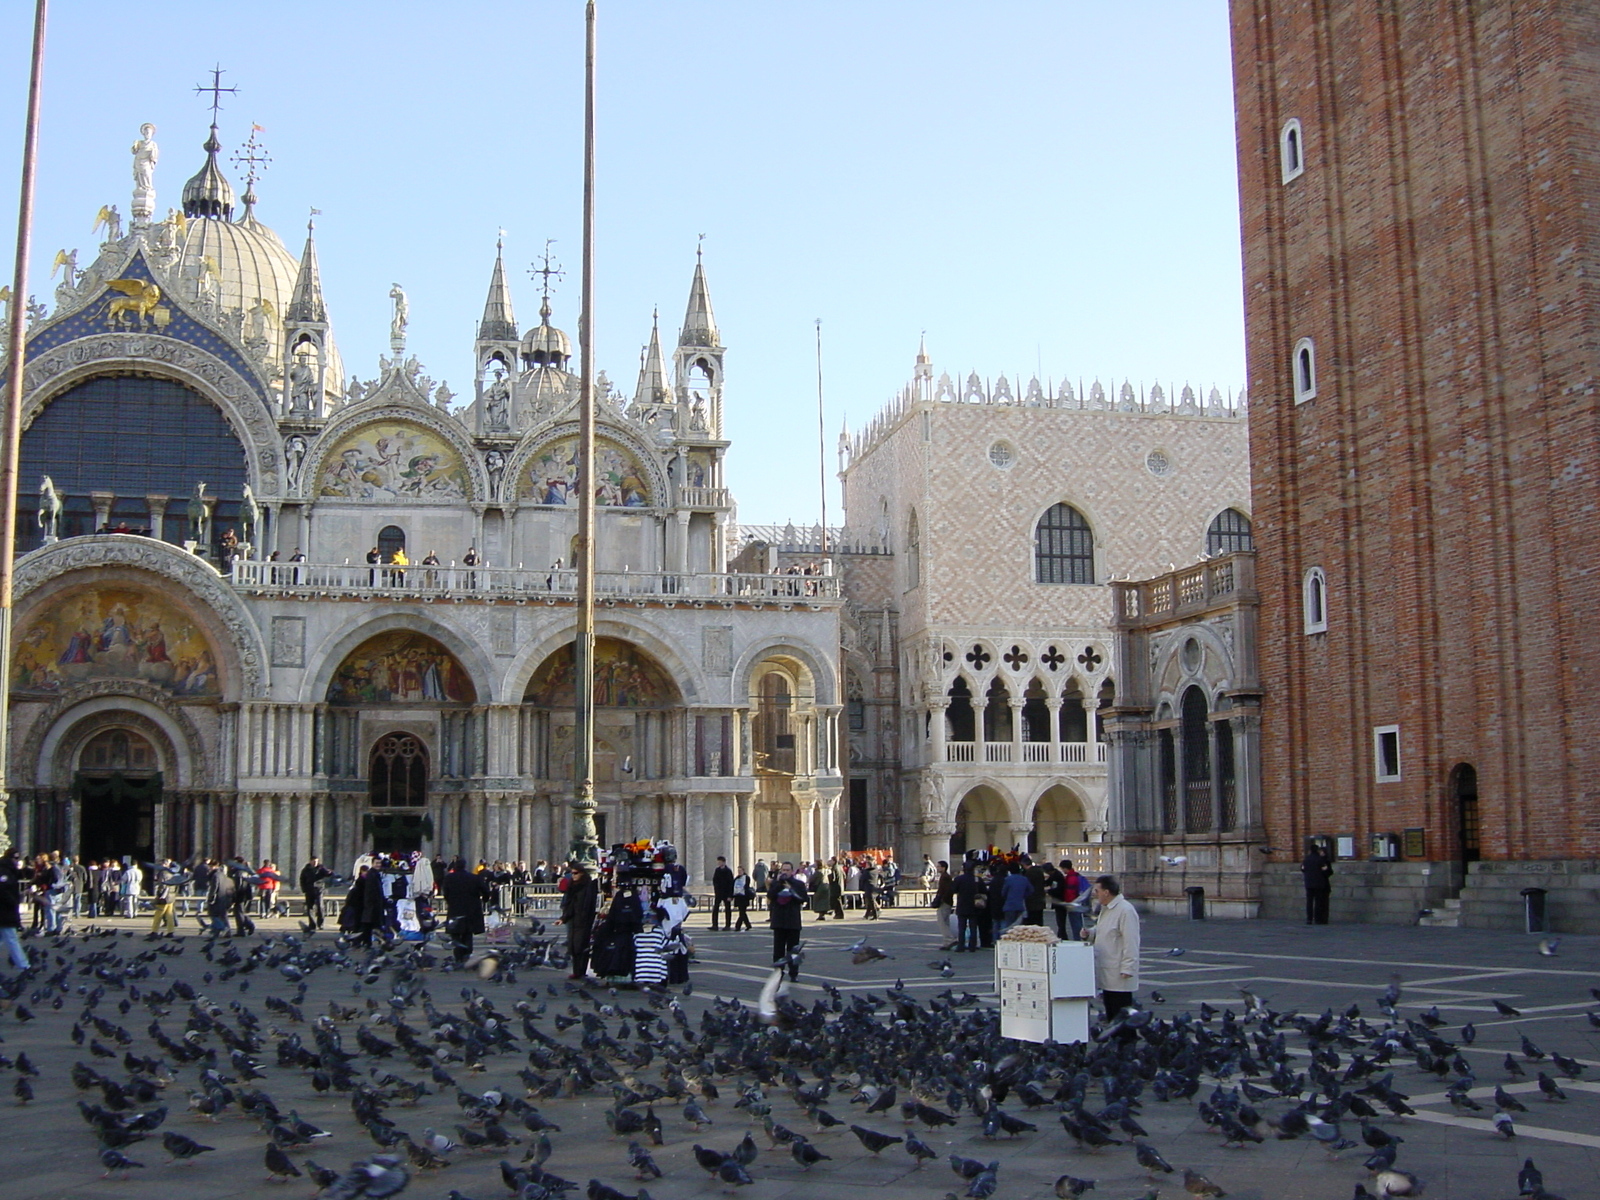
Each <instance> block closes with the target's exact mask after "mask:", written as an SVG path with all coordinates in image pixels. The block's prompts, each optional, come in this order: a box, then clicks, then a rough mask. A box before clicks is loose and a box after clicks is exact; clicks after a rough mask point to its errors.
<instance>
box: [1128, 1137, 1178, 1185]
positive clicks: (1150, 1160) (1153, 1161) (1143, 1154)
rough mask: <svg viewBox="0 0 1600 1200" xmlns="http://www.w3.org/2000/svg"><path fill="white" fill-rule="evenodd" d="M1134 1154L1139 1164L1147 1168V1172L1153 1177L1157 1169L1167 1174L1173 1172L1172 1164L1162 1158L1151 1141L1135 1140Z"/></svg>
mask: <svg viewBox="0 0 1600 1200" xmlns="http://www.w3.org/2000/svg"><path fill="white" fill-rule="evenodd" d="M1133 1156H1134V1158H1136V1159H1137V1160H1138V1161H1139V1165H1140V1166H1141V1167H1143V1168H1144V1169H1145V1171H1146V1173H1148V1174H1149V1175H1150V1177H1151V1178H1152V1179H1153V1178H1155V1173H1156V1172H1157V1171H1161V1172H1163V1173H1164V1174H1167V1175H1171V1174H1172V1171H1173V1168H1172V1164H1171V1163H1169V1162H1168V1161H1167V1160H1166V1159H1164V1158H1162V1157H1161V1154H1160V1152H1159V1151H1158V1150H1157V1149H1156V1148H1155V1147H1154V1146H1152V1145H1151V1144H1150V1143H1149V1142H1134V1143H1133Z"/></svg>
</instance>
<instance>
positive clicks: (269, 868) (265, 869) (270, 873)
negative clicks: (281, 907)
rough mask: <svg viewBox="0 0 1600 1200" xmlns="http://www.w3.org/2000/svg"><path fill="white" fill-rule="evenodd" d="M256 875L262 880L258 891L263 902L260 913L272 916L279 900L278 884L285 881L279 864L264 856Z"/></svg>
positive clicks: (257, 893) (258, 895)
mask: <svg viewBox="0 0 1600 1200" xmlns="http://www.w3.org/2000/svg"><path fill="white" fill-rule="evenodd" d="M256 877H257V878H258V879H259V880H260V883H259V885H258V887H257V892H256V895H257V898H258V899H259V900H260V902H261V907H260V910H259V911H260V915H261V916H263V917H270V916H271V915H272V913H273V906H274V904H275V903H276V902H277V898H278V885H279V884H280V883H282V882H283V880H282V879H281V878H280V877H279V875H278V864H277V863H275V862H273V861H272V860H271V859H270V858H263V859H262V860H261V866H260V867H258V868H257V869H256Z"/></svg>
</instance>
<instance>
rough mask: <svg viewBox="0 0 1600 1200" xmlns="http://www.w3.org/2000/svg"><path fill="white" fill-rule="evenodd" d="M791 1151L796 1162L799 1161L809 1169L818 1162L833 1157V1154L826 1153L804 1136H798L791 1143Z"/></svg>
mask: <svg viewBox="0 0 1600 1200" xmlns="http://www.w3.org/2000/svg"><path fill="white" fill-rule="evenodd" d="M789 1153H790V1154H791V1155H793V1156H794V1160H795V1162H797V1163H799V1164H800V1165H801V1166H802V1167H804V1168H805V1169H806V1170H807V1171H809V1170H810V1169H811V1168H812V1167H814V1166H815V1165H816V1164H817V1163H819V1162H822V1161H824V1160H825V1159H826V1160H831V1159H832V1157H833V1156H832V1155H829V1154H824V1153H823V1152H822V1151H821V1150H818V1149H817V1148H816V1147H815V1146H813V1145H812V1144H811V1143H810V1142H808V1141H806V1139H805V1138H803V1137H797V1138H795V1140H794V1141H793V1142H791V1143H789Z"/></svg>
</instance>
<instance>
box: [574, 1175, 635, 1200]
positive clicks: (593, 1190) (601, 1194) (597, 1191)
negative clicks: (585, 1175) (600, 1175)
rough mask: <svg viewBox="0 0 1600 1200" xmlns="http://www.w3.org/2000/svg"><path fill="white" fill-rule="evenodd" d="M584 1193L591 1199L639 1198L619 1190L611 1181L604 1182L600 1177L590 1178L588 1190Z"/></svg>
mask: <svg viewBox="0 0 1600 1200" xmlns="http://www.w3.org/2000/svg"><path fill="white" fill-rule="evenodd" d="M584 1194H585V1195H586V1196H588V1197H589V1200H637V1197H634V1196H630V1195H628V1193H627V1192H619V1191H617V1189H616V1188H614V1187H612V1186H611V1185H610V1184H609V1183H603V1182H602V1181H600V1180H598V1179H591V1180H589V1187H588V1190H587V1191H586V1192H585V1193H584Z"/></svg>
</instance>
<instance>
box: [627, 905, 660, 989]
mask: <svg viewBox="0 0 1600 1200" xmlns="http://www.w3.org/2000/svg"><path fill="white" fill-rule="evenodd" d="M665 922H666V914H665V913H663V912H662V911H661V909H659V908H652V909H651V910H650V911H649V912H647V913H645V915H644V925H643V928H641V929H640V930H638V932H636V933H635V934H634V935H633V971H632V979H633V985H634V986H635V987H639V988H653V987H660V986H661V985H662V984H664V983H666V982H667V970H668V968H667V932H666V929H665Z"/></svg>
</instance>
